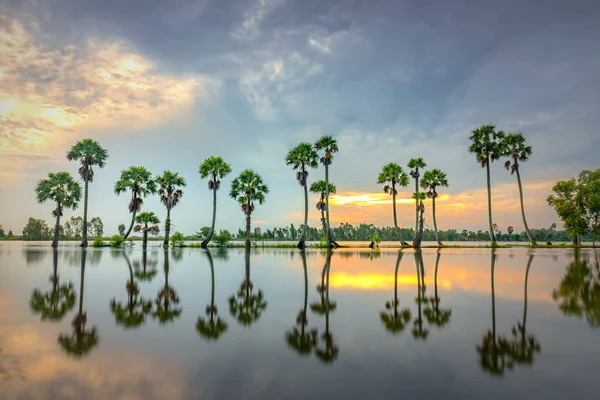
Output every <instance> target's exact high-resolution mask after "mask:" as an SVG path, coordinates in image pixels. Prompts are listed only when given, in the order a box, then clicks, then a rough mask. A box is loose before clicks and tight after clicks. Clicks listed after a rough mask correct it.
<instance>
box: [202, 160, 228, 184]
mask: <svg viewBox="0 0 600 400" xmlns="http://www.w3.org/2000/svg"><path fill="white" fill-rule="evenodd" d="M230 172H231V166H230V165H229V164H227V163H226V162H225V160H223V159H222V158H221V157H215V156H211V157H208V158H207V159H206V160H204V162H202V164H200V167H199V168H198V173H199V174H200V178H202V179H204V178H207V177H209V176H212V178H213V179H211V180H209V181H208V188H209V189H210V190H219V187H220V186H221V179H223V178H224V177H225V176H226V175H228V174H229V173H230Z"/></svg>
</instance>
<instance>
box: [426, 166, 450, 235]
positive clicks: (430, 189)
mask: <svg viewBox="0 0 600 400" xmlns="http://www.w3.org/2000/svg"><path fill="white" fill-rule="evenodd" d="M421 187H422V188H423V189H425V190H426V191H427V197H429V198H430V199H431V207H432V208H431V209H432V214H433V229H434V230H435V240H436V241H437V242H438V244H439V245H440V246H441V245H442V241H441V240H440V236H439V234H438V227H437V220H436V217H435V199H436V198H437V197H438V192H437V188H438V187H448V178H447V177H446V173H445V172H443V171H442V170H440V169H437V168H434V169H432V170H431V171H425V173H424V174H423V179H422V180H421Z"/></svg>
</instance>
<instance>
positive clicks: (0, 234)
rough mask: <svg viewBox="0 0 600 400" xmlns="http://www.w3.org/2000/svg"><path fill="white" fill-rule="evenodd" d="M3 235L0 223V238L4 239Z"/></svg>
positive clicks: (4, 234)
mask: <svg viewBox="0 0 600 400" xmlns="http://www.w3.org/2000/svg"><path fill="white" fill-rule="evenodd" d="M5 236H6V233H5V232H4V228H2V225H0V238H2V239H4V237H5Z"/></svg>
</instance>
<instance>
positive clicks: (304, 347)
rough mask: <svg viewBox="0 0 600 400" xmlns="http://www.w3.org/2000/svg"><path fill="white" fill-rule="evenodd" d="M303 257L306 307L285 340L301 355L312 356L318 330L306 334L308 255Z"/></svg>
mask: <svg viewBox="0 0 600 400" xmlns="http://www.w3.org/2000/svg"><path fill="white" fill-rule="evenodd" d="M300 255H301V257H302V267H303V269H304V306H303V307H302V309H300V312H299V313H298V316H297V317H296V326H294V327H293V329H292V330H291V331H287V332H286V333H285V340H286V342H287V344H288V346H289V347H290V348H292V349H294V350H296V351H297V352H298V354H300V355H306V354H310V353H311V352H312V350H313V349H314V347H315V346H316V345H317V330H316V329H312V330H311V331H310V332H306V324H308V318H307V316H306V310H307V306H308V270H307V267H306V253H305V252H304V251H302V252H301V253H300Z"/></svg>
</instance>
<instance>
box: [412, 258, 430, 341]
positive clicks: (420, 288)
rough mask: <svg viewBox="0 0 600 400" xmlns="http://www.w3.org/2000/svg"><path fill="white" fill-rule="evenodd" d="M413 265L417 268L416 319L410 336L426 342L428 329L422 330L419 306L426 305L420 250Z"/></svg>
mask: <svg viewBox="0 0 600 400" xmlns="http://www.w3.org/2000/svg"><path fill="white" fill-rule="evenodd" d="M415 265H416V266H417V298H416V299H415V302H416V303H417V308H418V317H417V318H416V319H415V321H414V328H413V330H412V335H413V337H414V338H415V339H422V340H426V339H427V336H429V329H427V328H425V329H423V315H422V313H421V306H422V304H423V303H427V297H426V296H425V290H426V287H425V268H424V267H423V253H422V252H421V250H420V249H418V250H416V251H415Z"/></svg>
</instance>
